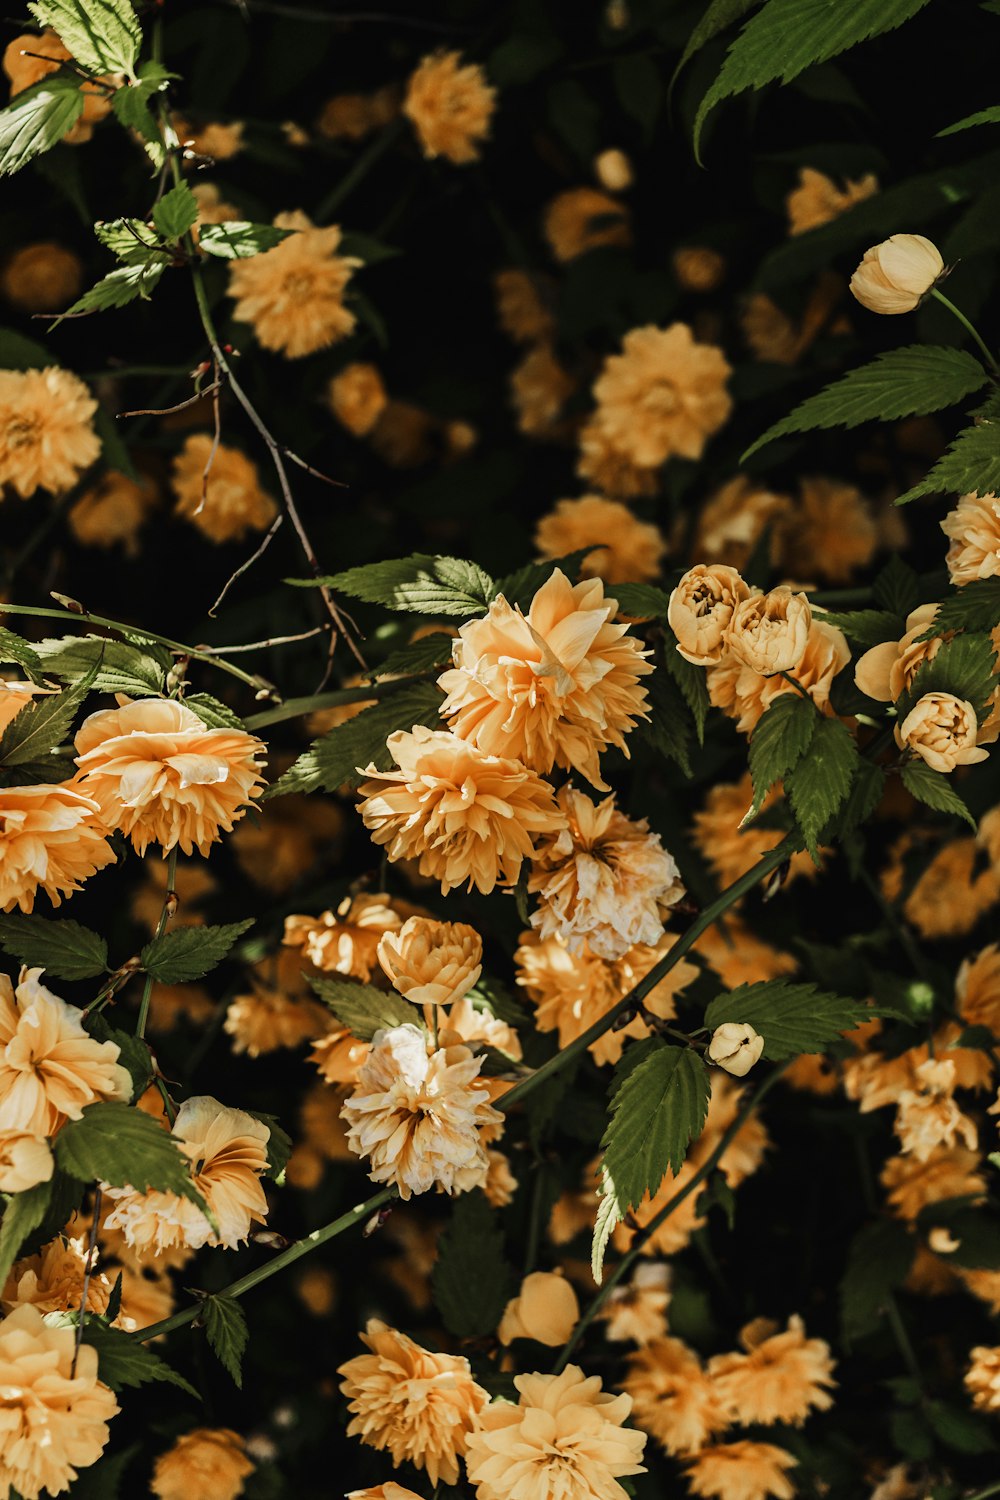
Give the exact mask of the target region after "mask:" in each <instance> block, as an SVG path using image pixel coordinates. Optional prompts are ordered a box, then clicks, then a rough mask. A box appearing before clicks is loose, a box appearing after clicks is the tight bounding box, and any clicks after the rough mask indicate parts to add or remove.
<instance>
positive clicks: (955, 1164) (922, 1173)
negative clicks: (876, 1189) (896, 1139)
mask: <svg viewBox="0 0 1000 1500" xmlns="http://www.w3.org/2000/svg"><path fill="white" fill-rule="evenodd" d="M980 1164H981V1158H980V1156H979V1155H978V1153H977V1152H975V1151H969V1150H967V1149H966V1147H964V1146H937V1147H936V1148H935V1149H934V1150H933V1151H932V1152H931V1154H930V1155H929V1156H928V1157H927V1158H926V1159H925V1160H924V1161H921V1160H919V1158H917V1157H915V1156H890V1157H889V1160H888V1161H887V1162H886V1164H885V1166H884V1168H883V1169H882V1186H883V1187H884V1188H885V1189H886V1193H887V1195H888V1199H889V1206H890V1208H891V1209H892V1211H893V1213H895V1214H897V1215H898V1216H899V1218H901V1219H907V1220H909V1221H911V1222H912V1221H913V1220H914V1219H916V1217H917V1215H918V1214H919V1213H920V1210H921V1209H922V1208H926V1207H927V1206H928V1204H931V1203H940V1202H941V1201H942V1200H943V1199H945V1198H966V1197H969V1198H975V1197H978V1196H979V1195H980V1194H982V1193H985V1191H986V1179H985V1177H984V1176H983V1175H982V1172H981V1170H980Z"/></svg>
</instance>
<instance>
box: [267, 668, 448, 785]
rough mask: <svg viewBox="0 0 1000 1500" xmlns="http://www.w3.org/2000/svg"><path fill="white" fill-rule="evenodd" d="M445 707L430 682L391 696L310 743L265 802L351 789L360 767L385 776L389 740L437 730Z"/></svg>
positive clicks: (387, 767)
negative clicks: (417, 728)
mask: <svg viewBox="0 0 1000 1500" xmlns="http://www.w3.org/2000/svg"><path fill="white" fill-rule="evenodd" d="M443 702H444V699H443V697H442V696H441V693H440V692H439V690H438V689H437V688H436V687H434V686H433V684H432V683H429V682H428V683H419V684H416V683H415V684H414V685H413V686H412V687H406V688H401V689H400V691H399V692H398V693H391V694H390V695H389V697H387V698H383V699H382V700H381V701H380V702H379V703H373V704H372V706H371V708H366V709H363V710H362V711H361V713H359V714H355V716H354V718H353V719H348V720H347V722H346V723H344V724H338V725H337V726H336V728H335V729H331V730H330V731H329V733H328V734H325V735H323V736H322V738H320V739H318V740H313V742H312V744H311V745H310V746H309V749H308V750H307V751H306V752H305V753H304V754H303V755H300V756H299V758H298V760H297V761H296V762H295V763H294V765H292V766H290V767H289V768H288V770H287V771H286V772H285V774H284V775H283V776H282V777H280V778H279V779H278V780H277V781H276V782H275V783H274V785H273V786H271V787H268V790H267V793H266V795H267V797H269V798H270V797H282V796H286V795H287V794H288V793H289V792H315V791H317V790H319V789H322V790H323V791H325V792H335V791H336V790H337V788H338V787H340V786H343V784H344V782H345V781H346V782H350V783H352V784H353V783H356V782H357V781H358V780H359V776H358V767H359V766H360V767H365V766H367V765H375V766H377V768H378V769H379V770H380V771H387V770H388V769H389V767H390V766H391V765H392V764H393V759H392V754H391V752H390V750H389V748H388V745H387V744H386V741H387V740H388V738H389V736H390V734H393V733H395V731H396V730H397V729H407V730H408V729H412V728H413V726H414V724H428V725H431V726H432V727H434V726H437V725H438V724H439V723H440V708H441V704H442V703H443Z"/></svg>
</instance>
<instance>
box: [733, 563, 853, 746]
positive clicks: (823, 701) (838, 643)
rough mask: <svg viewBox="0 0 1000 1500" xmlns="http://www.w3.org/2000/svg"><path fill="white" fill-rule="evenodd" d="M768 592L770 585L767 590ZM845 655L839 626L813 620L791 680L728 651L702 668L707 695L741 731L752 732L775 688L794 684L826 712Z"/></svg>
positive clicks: (785, 690)
mask: <svg viewBox="0 0 1000 1500" xmlns="http://www.w3.org/2000/svg"><path fill="white" fill-rule="evenodd" d="M774 592H776V590H772V593H774ZM763 597H767V596H763ZM776 633H777V634H778V636H779V639H780V628H776ZM785 644H788V643H787V642H786V643H785ZM850 659H851V648H850V647H849V646H848V644H847V641H846V639H845V637H844V635H843V633H842V631H840V630H838V629H837V628H836V627H835V626H833V625H827V624H826V622H825V621H824V620H813V622H812V624H811V625H810V627H809V634H808V636H807V638H806V646H805V651H804V652H803V654H802V656H801V657H800V658H799V661H798V663H797V664H796V667H795V682H794V683H792V682H789V681H788V680H787V678H785V677H782V676H780V675H779V674H778V673H777V672H775V671H774V669H773V667H772V668H771V669H770V670H771V673H772V675H771V676H769V677H765V676H764V675H763V674H762V673H760V672H757V671H754V669H753V667H748V666H746V665H745V664H744V663H743V662H742V661H740V659H739V658H738V657H737V656H736V655H735V653H734V654H733V655H732V656H730V657H729V658H724V659H723V660H722V661H721V662H719V663H718V665H717V666H714V667H709V668H708V673H707V679H708V696H709V698H710V699H711V701H712V703H713V704H714V705H715V707H716V708H721V709H722V711H723V713H726V714H728V715H729V716H730V718H733V719H735V720H736V727H737V729H738V730H739V731H740V733H741V734H752V733H753V731H754V729H755V728H756V726H757V723H758V721H759V719H760V717H761V715H762V714H763V713H764V711H765V710H766V709H767V708H769V707H770V705H771V704H772V703H773V702H774V700H775V698H777V697H778V695H779V694H780V693H794V692H797V691H798V690H799V689H800V688H801V689H802V691H804V692H806V693H808V694H809V696H810V698H811V699H812V700H813V702H814V703H815V705H816V707H817V708H818V709H820V711H821V712H822V713H825V714H832V712H833V710H832V708H831V706H830V688H831V686H832V683H833V679H834V678H835V677H836V676H837V674H838V672H842V671H843V669H844V668H845V667H846V666H847V663H848V662H849V661H850ZM796 683H797V684H798V687H796V685H795V684H796Z"/></svg>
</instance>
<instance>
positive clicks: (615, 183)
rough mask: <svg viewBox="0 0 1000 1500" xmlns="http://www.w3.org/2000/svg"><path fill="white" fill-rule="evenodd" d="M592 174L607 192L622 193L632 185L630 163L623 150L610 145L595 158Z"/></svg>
mask: <svg viewBox="0 0 1000 1500" xmlns="http://www.w3.org/2000/svg"><path fill="white" fill-rule="evenodd" d="M594 175H595V177H596V178H597V180H598V182H599V183H600V184H601V187H603V188H607V190H608V192H609V193H623V192H624V191H625V189H626V188H628V187H631V186H632V182H633V172H632V163H631V162H630V161H629V159H628V157H627V156H626V155H625V152H624V151H619V150H618V149H617V148H616V147H612V148H611V149H610V150H608V151H602V152H601V154H600V156H598V157H596V158H595V160H594Z"/></svg>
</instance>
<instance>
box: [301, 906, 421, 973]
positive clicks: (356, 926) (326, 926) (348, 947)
mask: <svg viewBox="0 0 1000 1500" xmlns="http://www.w3.org/2000/svg"><path fill="white" fill-rule="evenodd" d="M424 916H427V912H425V911H424V910H423V909H422V908H421V907H418V906H413V905H411V903H410V902H409V901H401V900H400V899H399V897H398V896H388V895H386V893H385V892H384V891H374V892H371V893H370V894H366V895H363V896H345V897H344V899H343V901H341V903H340V905H339V906H338V907H337V910H336V911H335V912H333V911H325V912H323V913H322V914H321V915H320V916H318V917H309V916H291V917H286V918H285V935H284V938H283V939H282V941H283V942H284V944H285V946H286V947H288V948H291V949H297V948H298V949H301V950H302V955H303V958H305V959H307V960H308V962H309V963H311V964H314V965H315V966H316V968H317V969H319V970H321V971H322V972H323V973H335V974H350V975H351V977H352V978H354V979H361V980H364V982H365V983H366V984H367V982H368V981H369V980H370V979H371V978H372V975H373V972H374V975H375V978H376V979H378V978H379V977H380V974H381V971H380V967H379V962H378V945H379V942H380V941H381V938H382V936H383V934H384V933H386V932H395V931H397V930H398V929H399V928H400V927H402V925H403V923H404V922H405V921H407V919H408V918H409V917H424Z"/></svg>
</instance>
